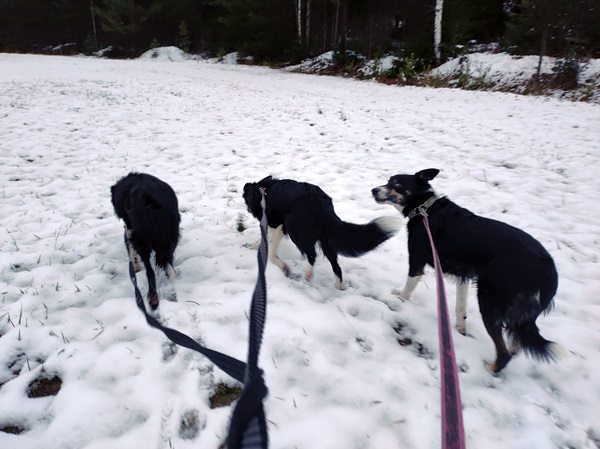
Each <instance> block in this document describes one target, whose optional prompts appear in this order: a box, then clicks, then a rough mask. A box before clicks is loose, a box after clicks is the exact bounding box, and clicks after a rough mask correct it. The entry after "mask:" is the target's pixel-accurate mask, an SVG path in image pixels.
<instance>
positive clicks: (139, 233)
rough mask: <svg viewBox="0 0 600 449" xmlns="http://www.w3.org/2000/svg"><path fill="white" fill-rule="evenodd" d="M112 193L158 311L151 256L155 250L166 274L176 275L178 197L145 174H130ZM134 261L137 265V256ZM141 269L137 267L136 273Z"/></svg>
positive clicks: (113, 200)
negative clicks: (144, 269) (143, 269)
mask: <svg viewBox="0 0 600 449" xmlns="http://www.w3.org/2000/svg"><path fill="white" fill-rule="evenodd" d="M110 191H111V196H112V203H113V206H114V209H115V213H116V214H117V216H118V217H119V218H121V219H122V220H123V221H124V222H125V226H126V228H127V232H128V237H129V242H130V244H131V246H133V249H135V251H136V252H137V253H138V254H139V256H140V258H141V259H142V262H143V263H144V267H145V268H146V276H147V277H148V286H149V288H148V300H149V304H150V307H151V308H152V309H156V308H157V307H158V293H157V292H156V278H155V275H154V270H153V269H152V264H151V263H150V257H151V254H152V252H153V251H154V255H155V260H156V265H157V266H158V267H159V268H161V269H163V270H165V272H167V274H169V273H173V271H172V270H173V258H174V253H175V248H176V247H177V243H178V242H179V236H180V233H179V223H180V216H179V208H178V204H177V196H176V195H175V192H174V191H173V189H172V188H171V187H170V186H169V185H168V184H167V183H165V182H163V181H161V180H160V179H158V178H156V177H154V176H152V175H148V174H145V173H129V174H128V175H127V176H125V177H124V178H122V179H120V180H119V181H118V182H117V183H116V184H115V185H114V186H112V187H111V189H110ZM130 257H132V253H131V252H130ZM132 262H133V263H134V265H137V261H136V260H135V257H134V258H133V259H132ZM169 268H170V270H169ZM139 269H140V268H137V267H136V271H139ZM169 278H171V276H169Z"/></svg>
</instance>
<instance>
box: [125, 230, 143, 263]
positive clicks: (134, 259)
mask: <svg viewBox="0 0 600 449" xmlns="http://www.w3.org/2000/svg"><path fill="white" fill-rule="evenodd" d="M126 229H127V231H126V232H127V244H128V246H129V260H131V263H132V264H133V269H134V270H135V272H136V273H139V272H140V271H142V264H141V263H140V255H139V254H138V253H137V251H136V250H135V248H134V247H133V245H132V244H131V234H132V233H133V230H132V229H129V228H126Z"/></svg>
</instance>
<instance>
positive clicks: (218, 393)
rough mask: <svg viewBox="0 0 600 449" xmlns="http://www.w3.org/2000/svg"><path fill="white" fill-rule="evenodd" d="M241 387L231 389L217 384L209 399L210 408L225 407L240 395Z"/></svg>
mask: <svg viewBox="0 0 600 449" xmlns="http://www.w3.org/2000/svg"><path fill="white" fill-rule="evenodd" d="M242 391H243V390H242V388H241V387H231V386H229V385H225V384H223V383H221V384H217V386H216V388H215V392H214V394H213V395H212V396H211V397H210V408H219V407H226V406H228V405H229V404H231V403H232V402H233V401H235V400H236V399H237V398H239V397H240V396H241V395H242Z"/></svg>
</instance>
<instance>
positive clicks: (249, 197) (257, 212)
mask: <svg viewBox="0 0 600 449" xmlns="http://www.w3.org/2000/svg"><path fill="white" fill-rule="evenodd" d="M272 179H273V177H272V176H267V177H266V178H263V179H261V180H260V181H258V182H248V183H246V184H245V185H244V193H243V197H244V202H245V203H246V208H247V209H248V212H250V213H251V214H252V215H253V216H254V217H255V218H257V219H259V220H260V219H261V218H262V207H261V205H260V202H261V200H262V195H261V193H260V190H261V189H265V188H267V184H268V182H269V181H271V180H272Z"/></svg>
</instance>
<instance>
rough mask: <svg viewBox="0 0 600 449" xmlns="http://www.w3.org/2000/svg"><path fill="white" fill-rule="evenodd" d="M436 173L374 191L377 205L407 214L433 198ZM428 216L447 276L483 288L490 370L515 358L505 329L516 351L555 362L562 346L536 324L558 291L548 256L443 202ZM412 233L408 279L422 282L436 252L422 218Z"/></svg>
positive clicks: (525, 237) (413, 222)
mask: <svg viewBox="0 0 600 449" xmlns="http://www.w3.org/2000/svg"><path fill="white" fill-rule="evenodd" d="M438 173H439V170H437V169H428V170H423V171H420V172H418V173H416V174H414V175H395V176H392V177H391V178H390V179H389V181H388V183H387V184H386V185H383V186H380V187H375V188H374V189H373V192H372V193H373V196H374V197H375V200H376V201H377V202H379V203H388V204H392V205H394V206H395V207H396V208H397V209H398V210H400V211H401V212H402V213H403V214H404V215H405V216H408V215H409V214H410V213H411V211H413V210H415V208H417V207H419V206H420V205H422V204H423V203H425V201H427V200H428V199H429V198H431V197H432V196H433V195H435V193H434V192H433V190H432V188H431V186H430V184H429V181H430V180H432V179H433V178H435V176H436V175H437V174H438ZM427 214H428V215H429V223H430V228H431V232H432V235H433V240H434V243H435V246H436V249H437V252H438V254H439V258H440V262H441V266H442V271H443V272H444V273H447V274H451V275H454V276H457V277H458V278H460V279H461V280H462V281H463V282H464V281H467V280H474V281H476V283H477V296H478V300H479V309H480V311H481V316H482V318H483V322H484V324H485V327H486V329H487V331H488V333H489V335H490V337H491V338H492V340H493V341H494V344H495V346H496V352H497V358H496V362H495V363H494V364H493V365H491V367H490V369H491V371H493V372H498V371H500V370H501V369H502V368H503V367H504V366H505V365H506V364H507V363H508V362H509V361H510V359H511V356H512V354H511V353H510V352H509V351H508V350H507V349H506V346H505V343H504V340H503V337H502V331H503V329H504V330H506V331H507V333H508V335H509V336H510V337H511V338H512V341H513V345H514V348H519V347H522V348H523V349H524V350H525V351H526V352H527V353H528V354H529V355H530V356H533V357H534V358H536V359H540V360H551V359H554V358H555V356H556V353H555V349H556V345H555V344H554V343H552V342H549V341H548V340H545V339H544V338H543V337H542V336H541V335H540V334H539V331H538V328H537V326H536V324H535V321H536V319H537V317H538V316H539V315H540V314H541V313H542V312H548V311H549V310H551V309H552V306H553V297H554V295H555V293H556V290H557V287H558V274H557V272H556V268H555V266H554V261H553V260H552V257H551V256H550V254H549V253H548V251H546V250H545V249H544V247H543V246H542V245H541V244H540V243H539V242H538V241H537V240H535V239H534V238H533V237H532V236H530V235H529V234H527V233H525V232H523V231H522V230H520V229H517V228H515V227H513V226H510V225H508V224H505V223H502V222H499V221H496V220H492V219H488V218H484V217H480V216H478V215H475V214H473V213H472V212H470V211H468V210H467V209H464V208H462V207H460V206H458V205H456V204H455V203H453V202H452V201H450V200H449V199H448V198H445V197H442V198H440V199H438V200H437V201H436V202H434V203H433V204H432V205H431V206H430V208H429V209H428V210H427ZM407 229H408V252H409V273H408V274H409V276H410V277H416V276H420V275H422V274H423V270H424V267H425V265H426V264H428V265H430V266H433V259H432V253H431V248H430V243H429V239H428V237H427V234H426V231H425V227H424V225H423V218H422V216H421V215H416V216H415V217H414V218H412V219H410V220H409V222H408V225H407ZM457 320H458V319H457Z"/></svg>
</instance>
